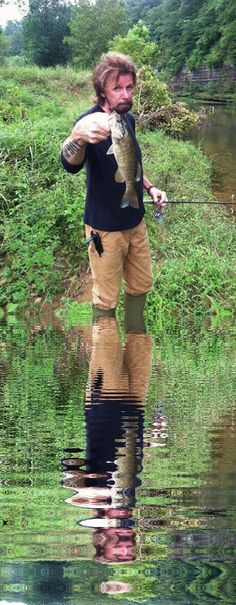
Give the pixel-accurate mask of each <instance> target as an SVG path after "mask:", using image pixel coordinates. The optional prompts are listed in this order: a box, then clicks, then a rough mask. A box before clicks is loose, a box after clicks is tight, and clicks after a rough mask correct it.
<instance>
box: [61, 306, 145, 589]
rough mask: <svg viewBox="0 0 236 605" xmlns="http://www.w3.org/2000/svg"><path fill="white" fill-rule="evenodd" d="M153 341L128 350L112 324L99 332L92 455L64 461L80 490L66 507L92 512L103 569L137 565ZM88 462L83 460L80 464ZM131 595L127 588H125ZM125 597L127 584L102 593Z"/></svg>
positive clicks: (88, 419)
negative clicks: (137, 511) (135, 514)
mask: <svg viewBox="0 0 236 605" xmlns="http://www.w3.org/2000/svg"><path fill="white" fill-rule="evenodd" d="M151 361H152V339H151V337H150V336H149V335H147V334H144V333H140V334H134V333H133V334H132V333H130V334H127V335H126V339H125V344H124V347H123V346H122V343H121V339H120V335H119V330H118V325H117V322H116V320H115V319H113V318H105V317H104V318H100V319H99V320H98V321H97V323H95V324H94V325H93V333H92V353H91V361H90V369H89V380H88V385H87V389H86V401H85V424H86V453H85V459H83V456H82V451H81V449H80V450H78V453H79V456H78V455H77V456H76V457H74V456H73V453H75V451H74V449H73V450H70V448H67V449H66V451H67V452H70V453H71V455H72V456H71V457H69V458H65V459H64V460H63V467H64V470H65V474H64V479H63V485H64V487H70V488H73V489H74V490H75V494H74V495H72V496H71V497H70V498H68V499H67V503H68V504H71V505H74V506H77V507H82V508H90V509H92V511H93V516H92V517H91V518H89V519H83V520H81V521H80V524H81V525H82V526H86V527H91V528H94V530H95V531H94V533H93V545H94V548H95V555H94V560H96V561H99V562H100V563H107V562H113V563H119V562H122V563H124V562H129V561H132V560H134V559H135V553H134V547H135V532H134V528H133V525H134V521H133V520H132V511H133V508H134V506H135V490H136V488H137V486H139V485H140V478H139V477H138V475H139V473H140V472H141V469H142V455H143V454H142V452H143V416H144V404H145V400H146V396H147V391H148V385H149V380H150V375H151ZM81 456H82V457H81ZM126 588H127V587H126ZM105 590H107V591H108V592H111V591H112V590H113V592H114V591H116V592H123V591H124V586H123V584H122V583H121V584H119V583H118V584H117V586H116V588H115V585H112V588H111V585H110V584H109V585H107V584H106V583H105V584H103V586H102V591H103V592H105Z"/></svg>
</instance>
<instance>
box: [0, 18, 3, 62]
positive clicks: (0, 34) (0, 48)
mask: <svg viewBox="0 0 236 605" xmlns="http://www.w3.org/2000/svg"><path fill="white" fill-rule="evenodd" d="M3 62H4V35H3V31H2V28H1V27H0V65H2V64H3Z"/></svg>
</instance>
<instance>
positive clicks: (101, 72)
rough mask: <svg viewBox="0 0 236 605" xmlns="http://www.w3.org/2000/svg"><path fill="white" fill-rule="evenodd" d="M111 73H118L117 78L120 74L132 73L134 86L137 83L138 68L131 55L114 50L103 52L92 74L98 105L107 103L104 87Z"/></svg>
mask: <svg viewBox="0 0 236 605" xmlns="http://www.w3.org/2000/svg"><path fill="white" fill-rule="evenodd" d="M111 74H114V75H116V78H117V80H118V78H119V76H121V75H123V74H131V75H132V78H133V83H134V86H135V84H136V79H137V76H136V69H135V65H134V63H133V61H132V59H131V58H130V57H128V56H127V55H123V54H122V53H119V52H113V51H111V52H109V53H106V54H103V55H102V56H101V60H100V62H99V63H98V65H97V66H96V67H95V69H94V72H93V76H92V81H93V86H94V90H95V92H96V99H95V102H96V103H98V105H104V103H105V98H104V89H105V85H106V81H107V78H108V77H109V76H110V75H111Z"/></svg>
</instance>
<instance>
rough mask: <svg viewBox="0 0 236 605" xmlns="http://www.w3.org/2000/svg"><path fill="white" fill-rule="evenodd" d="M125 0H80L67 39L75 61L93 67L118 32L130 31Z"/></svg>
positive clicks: (83, 65) (79, 64) (83, 66)
mask: <svg viewBox="0 0 236 605" xmlns="http://www.w3.org/2000/svg"><path fill="white" fill-rule="evenodd" d="M127 27H128V26H127V21H126V13H125V6H124V3H123V0H96V2H95V3H93V2H91V1H90V0H79V3H78V4H77V5H76V7H75V8H74V11H73V15H72V19H71V21H70V35H69V36H67V37H66V42H67V44H68V45H69V47H70V50H71V55H72V61H73V63H74V64H75V65H77V66H78V67H80V68H86V67H93V66H94V64H95V63H96V61H97V60H98V59H99V57H100V55H101V54H102V53H103V52H106V51H107V50H108V48H109V43H110V40H112V38H114V36H115V35H116V34H117V35H118V34H124V33H126V32H127Z"/></svg>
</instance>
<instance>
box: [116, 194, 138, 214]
mask: <svg viewBox="0 0 236 605" xmlns="http://www.w3.org/2000/svg"><path fill="white" fill-rule="evenodd" d="M127 206H131V207H132V208H136V209H138V208H139V202H138V196H137V193H136V191H135V190H133V191H127V190H126V191H125V193H124V195H123V197H122V200H121V205H120V207H121V208H127Z"/></svg>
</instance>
